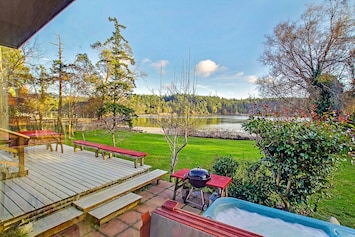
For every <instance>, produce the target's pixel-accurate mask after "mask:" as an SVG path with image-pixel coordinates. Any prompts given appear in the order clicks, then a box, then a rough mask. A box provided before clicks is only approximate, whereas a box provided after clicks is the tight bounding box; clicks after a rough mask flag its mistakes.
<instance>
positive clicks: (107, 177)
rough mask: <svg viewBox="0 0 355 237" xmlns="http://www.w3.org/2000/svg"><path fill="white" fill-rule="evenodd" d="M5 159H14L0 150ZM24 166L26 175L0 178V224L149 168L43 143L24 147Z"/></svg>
mask: <svg viewBox="0 0 355 237" xmlns="http://www.w3.org/2000/svg"><path fill="white" fill-rule="evenodd" d="M7 158H8V159H11V160H15V161H16V158H15V159H14V158H13V157H12V155H11V154H6V153H5V152H0V159H5V160H7ZM25 166H26V168H27V169H28V170H29V173H28V175H27V176H25V177H21V178H14V179H11V180H0V190H3V191H0V207H3V208H2V209H3V210H0V223H7V222H9V223H12V221H13V220H16V221H17V220H18V219H17V218H23V217H25V216H28V217H29V216H30V215H31V213H32V212H36V213H40V212H41V211H42V210H49V208H52V207H54V206H55V205H70V204H71V202H73V201H74V200H76V199H77V198H78V197H80V196H84V195H87V194H89V193H91V192H94V191H98V190H100V189H102V188H105V187H106V188H107V187H110V186H112V185H114V184H117V183H122V182H124V181H125V180H128V179H129V178H131V177H133V176H135V175H139V174H143V173H146V172H147V171H148V170H149V169H150V166H149V165H144V166H139V167H138V168H137V169H135V168H134V165H133V162H132V161H130V160H124V159H119V158H112V159H107V160H103V159H102V158H96V157H95V154H94V152H90V151H78V152H74V151H73V147H70V146H66V145H64V153H61V152H57V151H50V150H47V149H46V147H45V146H44V145H42V146H30V147H26V148H25ZM8 181H9V182H11V183H12V184H11V185H10V183H9V182H8ZM8 185H9V186H11V188H10V187H9V186H8ZM57 203H58V204H57ZM0 227H1V226H0Z"/></svg>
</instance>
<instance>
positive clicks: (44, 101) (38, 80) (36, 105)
mask: <svg viewBox="0 0 355 237" xmlns="http://www.w3.org/2000/svg"><path fill="white" fill-rule="evenodd" d="M34 74H37V76H34V77H33V78H32V80H30V81H29V83H28V84H29V86H31V88H32V89H33V91H34V96H35V97H36V98H34V100H31V101H29V102H31V103H32V111H35V112H37V113H38V120H39V121H38V122H39V129H43V118H44V115H45V113H46V112H49V111H51V110H52V109H53V107H54V105H55V103H54V101H53V98H52V97H51V96H49V94H48V88H49V86H50V84H51V82H52V78H51V77H50V76H49V74H48V73H47V70H46V68H45V67H44V66H43V65H39V67H37V68H36V69H35V73H34ZM34 118H35V119H36V116H34Z"/></svg>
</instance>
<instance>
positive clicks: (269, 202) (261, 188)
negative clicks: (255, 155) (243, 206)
mask: <svg viewBox="0 0 355 237" xmlns="http://www.w3.org/2000/svg"><path fill="white" fill-rule="evenodd" d="M228 193H229V196H232V197H235V198H239V199H243V200H246V201H249V202H254V203H258V204H262V205H266V206H275V203H276V200H275V198H274V196H275V195H273V190H272V179H271V175H270V172H269V170H268V169H267V168H266V167H265V166H264V165H263V164H262V161H256V162H250V161H243V162H240V163H239V165H238V169H237V170H236V173H235V176H234V178H233V181H232V183H231V184H230V185H229V189H228Z"/></svg>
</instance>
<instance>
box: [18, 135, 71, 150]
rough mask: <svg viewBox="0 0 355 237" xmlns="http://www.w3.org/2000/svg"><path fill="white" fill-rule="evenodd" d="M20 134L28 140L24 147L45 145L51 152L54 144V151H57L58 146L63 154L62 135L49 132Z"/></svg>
mask: <svg viewBox="0 0 355 237" xmlns="http://www.w3.org/2000/svg"><path fill="white" fill-rule="evenodd" d="M19 133H20V134H23V135H26V136H28V137H29V138H30V139H28V140H26V143H25V145H29V146H31V145H46V146H47V148H49V149H50V150H51V151H53V148H52V144H53V143H55V144H56V149H55V150H56V151H57V150H58V145H59V146H60V148H61V152H62V153H63V141H64V134H63V133H58V132H54V131H51V130H28V131H20V132H19Z"/></svg>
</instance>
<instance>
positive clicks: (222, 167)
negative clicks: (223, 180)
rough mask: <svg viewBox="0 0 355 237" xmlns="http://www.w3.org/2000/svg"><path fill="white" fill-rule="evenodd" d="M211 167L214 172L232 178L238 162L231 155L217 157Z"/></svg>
mask: <svg viewBox="0 0 355 237" xmlns="http://www.w3.org/2000/svg"><path fill="white" fill-rule="evenodd" d="M212 168H213V173H215V174H218V175H222V176H227V177H232V178H233V177H234V174H235V171H236V169H237V168H238V162H237V161H236V160H235V159H234V158H233V157H231V156H227V157H217V158H216V160H215V162H214V165H213V167H212Z"/></svg>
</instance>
